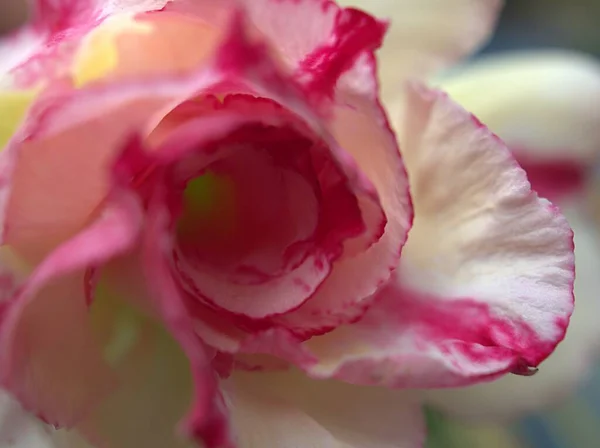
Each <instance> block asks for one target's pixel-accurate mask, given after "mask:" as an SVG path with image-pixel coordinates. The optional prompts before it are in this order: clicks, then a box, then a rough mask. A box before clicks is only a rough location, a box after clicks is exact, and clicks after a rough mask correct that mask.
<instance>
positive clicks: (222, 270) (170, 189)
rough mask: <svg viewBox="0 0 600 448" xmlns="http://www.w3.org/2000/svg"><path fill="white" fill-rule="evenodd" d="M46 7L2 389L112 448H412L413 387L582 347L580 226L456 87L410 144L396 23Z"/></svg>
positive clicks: (411, 89) (16, 188)
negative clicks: (460, 102)
mask: <svg viewBox="0 0 600 448" xmlns="http://www.w3.org/2000/svg"><path fill="white" fill-rule="evenodd" d="M37 5H38V9H37V10H36V14H34V21H33V23H32V25H31V26H30V27H29V28H26V29H24V30H22V31H21V32H19V33H18V34H16V35H14V36H12V37H11V39H10V40H9V41H8V42H7V45H8V46H5V47H4V49H3V50H0V51H3V52H7V53H5V54H8V55H9V56H10V57H7V58H6V59H4V60H3V63H4V65H5V69H6V70H7V71H6V76H5V78H4V81H3V85H5V86H7V87H10V89H9V90H7V91H6V92H4V93H3V96H2V97H1V99H0V105H1V107H2V109H3V110H2V112H3V113H2V115H3V116H6V117H10V119H9V120H6V121H5V123H3V128H2V134H1V135H0V139H3V140H2V144H3V146H5V149H4V151H3V152H2V162H3V164H2V165H1V166H2V169H3V174H4V177H3V179H4V182H3V184H2V185H3V187H4V188H3V190H2V195H1V196H0V197H2V198H3V201H2V202H1V203H2V204H3V206H4V210H3V218H4V219H3V223H4V226H3V237H4V239H3V243H4V246H3V252H2V254H1V255H2V261H3V264H2V267H3V272H2V274H3V279H4V287H3V289H2V292H3V294H4V296H5V299H4V301H3V302H2V303H3V307H2V313H1V321H0V380H1V381H2V385H3V387H4V388H5V389H7V390H8V391H9V392H10V393H11V394H12V395H13V396H14V397H16V398H17V399H18V400H19V402H20V403H22V404H23V406H24V407H25V408H26V409H27V410H29V411H31V412H33V413H34V414H35V415H36V416H38V417H39V418H40V419H42V420H44V421H45V422H47V423H50V424H52V425H54V426H55V427H62V428H75V430H76V434H77V435H78V436H82V437H84V438H85V439H87V441H88V442H89V443H91V444H92V445H95V446H107V447H111V448H112V447H115V448H121V447H131V446H144V447H157V448H162V447H165V446H169V447H172V446H173V447H175V446H184V445H185V443H186V442H185V440H187V441H191V442H195V443H196V445H202V446H206V447H209V448H210V447H229V446H235V445H238V446H242V447H265V446H277V447H283V446H323V447H325V446H327V447H342V446H345V447H348V446H352V447H367V446H368V447H388V446H399V445H400V446H407V447H409V446H410V447H412V446H415V447H416V446H421V444H422V442H423V439H424V422H423V419H422V416H421V413H420V405H421V402H420V397H419V396H418V395H415V394H413V393H411V392H410V391H407V390H406V389H409V388H419V387H435V386H448V387H449V386H458V385H467V384H473V383H476V382H480V381H483V380H489V379H492V378H496V377H499V376H502V375H504V374H507V373H510V372H512V373H515V374H520V375H523V374H528V373H529V371H530V369H531V368H533V367H534V366H536V365H538V364H539V363H540V362H541V361H543V360H544V359H545V358H546V357H547V356H548V355H549V354H550V353H551V352H552V351H553V349H554V347H555V346H556V344H557V343H558V342H559V341H560V340H561V339H562V338H563V336H564V333H565V330H566V326H567V323H568V319H569V316H570V314H571V311H572V300H573V291H572V288H573V280H574V264H573V263H574V261H573V247H572V232H571V229H570V228H569V226H568V224H567V222H566V220H565V219H564V217H563V216H562V215H561V214H560V213H559V212H558V210H557V209H556V207H554V206H553V205H552V204H551V203H549V202H548V201H546V200H544V199H540V198H538V196H537V195H536V194H535V193H534V192H532V191H531V189H530V186H529V183H528V182H527V179H526V176H525V173H524V171H523V170H522V169H521V168H520V167H519V166H518V164H517V163H516V162H515V161H514V159H513V157H512V155H511V153H510V152H509V150H508V148H507V147H506V146H505V145H504V144H503V143H502V142H501V141H500V140H499V139H498V138H497V137H496V136H495V135H493V134H492V133H491V132H489V131H488V130H487V129H486V128H485V126H483V125H482V124H481V123H480V122H479V121H478V120H477V119H475V118H474V117H473V116H472V115H471V114H469V113H468V112H466V111H465V110H463V109H462V108H460V107H459V106H457V105H456V104H454V103H453V102H452V101H451V100H450V99H449V98H448V97H447V96H445V95H444V94H442V93H440V92H437V91H433V90H429V89H427V88H425V87H422V86H419V85H412V84H411V85H409V86H408V87H406V93H405V98H406V105H407V107H408V110H409V111H410V112H411V113H410V114H405V115H404V116H403V119H402V120H401V122H399V123H398V124H397V125H398V128H399V129H401V134H400V135H401V136H402V138H403V139H404V140H403V148H402V155H401V154H400V152H399V151H398V147H397V144H396V139H395V137H394V133H393V132H392V131H391V128H390V126H389V123H388V121H387V117H386V114H385V111H384V109H383V108H382V107H381V105H380V104H379V100H378V85H377V84H378V83H377V76H376V64H375V58H374V53H373V52H374V51H375V49H376V48H377V47H378V46H379V45H380V44H381V41H382V39H383V36H384V33H385V29H386V24H385V23H384V22H381V21H379V20H377V19H374V18H373V17H371V16H370V15H368V14H366V13H364V12H361V11H359V10H356V9H340V8H339V7H338V6H337V5H336V4H335V3H333V2H330V1H327V0H238V1H233V0H232V1H231V2H229V1H219V2H213V1H209V0H204V1H200V0H196V1H192V0H174V1H170V2H167V1H159V0H154V1H153V0H148V1H137V2H135V1H115V0H112V1H109V0H104V1H101V0H97V1H95V2H89V1H83V0H82V1H79V2H74V1H67V0H52V1H50V0H40V1H39V2H38V3H37ZM487 5H488V6H489V7H492V8H495V7H496V2H489V3H487ZM479 7H480V6H478V8H479ZM465 20H467V21H469V20H473V16H472V15H465ZM483 34H485V33H483ZM480 37H483V36H480ZM190 43H193V44H194V45H193V46H190ZM456 48H464V47H463V46H462V43H458V42H457V46H456V47H454V46H452V45H448V51H449V52H450V54H453V53H452V52H453V51H455V50H456ZM435 49H436V51H438V50H440V49H439V47H437V46H436V47H435ZM17 50H18V51H17ZM443 53H444V55H447V53H446V52H445V51H444V52H443ZM446 57H447V58H448V57H449V56H446ZM399 76H400V75H399ZM409 183H410V185H409ZM409 187H410V189H409ZM291 366H293V368H291ZM368 386H370V387H368ZM184 415H185V416H186V417H185V418H184V419H183V423H182V424H181V425H180V426H179V428H180V429H179V431H178V432H177V431H176V430H175V428H176V427H177V424H178V422H179V421H180V419H181V418H182V417H183V416H184ZM74 434H75V433H74V432H71V433H67V432H65V431H58V433H57V436H58V437H61V438H64V439H71V436H72V435H74ZM67 441H68V442H70V443H71V442H72V441H71V440H67ZM64 442H65V440H62V439H61V440H60V443H64ZM73 443H77V444H78V443H79V442H73Z"/></svg>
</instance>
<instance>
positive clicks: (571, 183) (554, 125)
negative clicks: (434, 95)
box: [429, 50, 600, 419]
mask: <svg viewBox="0 0 600 448" xmlns="http://www.w3.org/2000/svg"><path fill="white" fill-rule="evenodd" d="M440 84H441V86H442V87H443V88H444V89H446V90H448V92H449V93H450V95H451V96H452V97H453V98H454V99H455V100H457V101H458V102H460V103H461V104H463V105H464V106H465V107H467V108H468V109H469V110H471V111H473V112H474V113H475V114H476V115H477V116H478V117H479V118H480V119H481V120H482V121H483V122H484V123H485V124H486V125H488V126H490V128H491V129H492V130H494V131H495V132H497V133H498V135H500V137H502V138H503V139H504V141H505V142H506V143H507V144H508V146H509V147H510V148H511V149H512V150H513V153H514V154H515V156H516V158H517V160H518V161H519V162H520V164H521V166H522V167H523V168H524V169H525V171H526V172H527V173H528V177H529V180H530V182H531V184H532V187H533V189H534V190H536V191H537V192H538V193H539V194H540V195H541V196H543V197H546V198H548V199H550V200H551V201H553V202H554V203H556V204H558V205H559V207H560V208H561V211H562V212H563V213H565V215H566V216H567V219H568V221H569V224H570V225H571V227H572V228H573V231H574V233H575V256H576V264H577V269H576V280H575V303H576V306H575V311H574V313H573V316H572V318H571V323H570V325H569V330H568V331H567V336H566V338H565V340H564V341H563V342H562V343H561V344H559V346H558V347H557V349H556V350H555V352H554V353H553V354H552V356H550V357H549V358H548V360H547V361H545V362H544V363H542V364H541V366H540V371H539V373H538V374H537V375H535V376H534V377H532V378H522V377H516V376H507V377H505V378H502V379H499V380H497V381H494V382H491V383H487V384H481V385H477V386H473V387H469V388H466V389H455V390H452V391H450V390H448V391H443V392H435V393H431V394H430V395H429V398H430V400H431V402H432V403H434V404H436V405H438V406H440V407H441V408H442V409H443V410H446V411H449V412H451V413H452V414H453V415H457V416H463V417H468V418H471V419H490V418H498V417H500V418H504V419H510V418H515V417H518V416H519V415H521V414H522V413H524V412H532V411H536V410H539V409H541V408H544V407H547V406H549V405H552V404H554V403H557V402H559V401H560V400H561V399H564V398H565V397H567V396H568V395H569V394H571V393H573V392H574V390H575V388H576V387H577V386H578V385H579V384H581V382H582V381H583V380H584V379H585V378H586V377H587V375H588V374H589V373H590V369H591V367H593V366H594V362H595V361H596V360H597V359H598V355H599V350H600V327H599V326H598V325H597V316H598V315H599V313H600V292H599V291H600V276H599V275H598V269H599V267H600V239H599V235H598V230H597V227H596V226H595V224H594V222H593V220H592V209H591V207H590V206H589V205H590V204H589V203H588V201H587V198H588V197H589V194H590V187H591V182H590V180H591V179H592V177H593V175H594V172H595V170H597V163H598V155H599V153H600V109H599V108H598V104H599V103H600V64H599V63H598V62H597V61H596V60H594V59H592V58H590V57H586V56H584V55H580V54H577V53H570V52H564V51H550V50H546V51H536V52H530V51H526V52H520V53H517V52H515V53H506V54H502V55H494V56H489V57H485V58H482V59H481V60H479V61H477V62H474V63H472V64H468V65H466V66H465V67H463V68H461V69H457V70H456V71H455V72H454V73H453V74H452V75H448V76H445V77H444V78H442V80H441V81H440Z"/></svg>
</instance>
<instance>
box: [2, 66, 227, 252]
mask: <svg viewBox="0 0 600 448" xmlns="http://www.w3.org/2000/svg"><path fill="white" fill-rule="evenodd" d="M219 80H220V78H219V75H218V72H215V71H214V69H213V67H210V66H209V67H206V68H202V69H200V70H199V71H197V72H195V73H192V74H190V75H187V76H166V77H160V78H158V79H154V80H144V81H133V82H121V83H113V84H111V85H107V86H96V87H90V88H86V89H83V90H81V91H69V92H61V93H57V92H49V93H48V95H47V96H43V97H42V98H40V100H39V101H38V102H37V103H36V104H35V105H34V106H33V109H32V111H31V112H30V115H29V117H28V119H27V121H26V122H25V124H24V125H23V129H22V130H21V131H20V132H19V133H18V134H17V135H15V136H14V137H13V140H12V141H11V143H10V144H9V147H8V148H7V149H6V152H8V153H9V154H10V155H11V156H12V157H15V158H16V164H15V166H14V171H9V173H8V174H7V175H8V176H9V179H10V181H11V182H10V183H9V185H10V186H11V189H12V190H11V197H10V200H9V204H8V210H7V216H6V223H5V229H4V239H5V241H6V242H7V243H8V244H10V245H11V246H12V247H13V248H14V249H15V250H16V251H17V252H18V253H19V254H21V255H23V256H25V257H26V258H28V259H32V260H39V259H41V258H42V257H43V256H44V255H46V254H47V253H48V252H49V251H50V250H52V249H53V248H54V247H56V246H57V244H60V242H62V241H65V240H67V239H68V238H69V237H70V236H72V235H73V234H74V233H76V232H77V231H78V230H79V229H81V228H82V226H84V225H85V223H86V222H89V220H90V219H93V218H92V217H93V214H94V213H95V212H96V211H97V209H98V207H99V206H100V203H101V202H102V200H103V199H104V198H105V197H106V195H107V192H108V189H109V188H110V179H109V178H108V176H106V167H107V166H108V164H109V163H110V162H111V161H112V160H113V159H114V158H115V155H116V154H117V152H118V151H119V150H120V148H121V146H120V145H121V144H122V142H123V140H124V139H125V138H126V137H127V136H129V135H132V134H134V133H142V134H147V133H149V132H150V131H151V130H152V129H153V127H154V126H155V120H160V118H162V116H164V115H165V114H166V113H167V112H168V111H169V110H170V109H171V108H172V107H173V106H174V105H176V104H178V103H179V102H180V101H182V100H185V99H187V97H189V96H192V95H194V94H196V93H198V92H199V91H202V90H204V89H210V88H211V87H212V86H213V85H214V83H216V82H219ZM165 109H166V110H165ZM81 142H85V144H86V150H85V151H81ZM65 160H68V161H69V163H68V164H65V163H64V161H65ZM9 168H11V170H12V169H13V166H9ZM74 186H77V188H76V189H74Z"/></svg>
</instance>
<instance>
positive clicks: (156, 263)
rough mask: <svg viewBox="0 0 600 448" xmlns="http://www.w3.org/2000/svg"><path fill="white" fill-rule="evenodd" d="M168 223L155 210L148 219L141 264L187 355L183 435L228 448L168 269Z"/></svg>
mask: <svg viewBox="0 0 600 448" xmlns="http://www.w3.org/2000/svg"><path fill="white" fill-rule="evenodd" d="M168 220H169V215H168V212H167V210H161V209H156V210H154V212H153V213H152V215H150V222H149V224H150V226H149V230H148V233H147V235H146V241H145V251H146V252H145V260H147V261H146V269H147V275H148V276H149V279H150V280H151V282H153V284H155V285H156V290H155V291H156V298H157V300H158V303H159V307H160V309H161V311H162V317H163V319H164V321H165V324H166V326H167V328H168V329H169V331H170V332H171V333H172V334H173V336H174V338H175V339H176V340H177V342H178V343H179V344H180V346H181V348H182V349H183V351H184V352H185V354H186V355H187V357H188V360H189V362H190V369H191V371H192V375H193V381H194V389H195V390H194V395H193V396H194V400H193V407H192V410H191V411H190V414H189V415H188V417H187V418H186V421H185V424H184V431H185V433H186V435H187V436H189V437H190V438H198V441H199V442H200V441H203V442H204V443H205V444H206V446H207V447H208V448H217V447H218V448H220V447H229V446H230V441H229V434H228V429H227V417H226V416H225V415H224V414H223V409H222V406H223V405H222V403H221V400H222V398H221V397H220V396H219V394H218V389H217V384H216V381H217V379H216V372H214V371H213V370H212V368H211V367H210V365H209V364H208V361H209V359H208V358H207V353H206V348H205V347H204V344H203V343H202V341H201V340H200V339H199V338H198V337H197V336H196V334H195V331H194V325H193V321H192V319H191V317H190V315H189V312H188V311H187V309H186V308H185V304H184V301H183V298H182V296H181V291H180V290H179V288H178V287H177V285H176V284H175V283H174V281H173V279H172V276H171V272H170V269H169V266H168V261H167V260H168V257H169V255H170V254H169V251H168V249H170V248H169V244H168V235H169V232H170V230H169V229H168V227H167V226H168V225H169V223H168Z"/></svg>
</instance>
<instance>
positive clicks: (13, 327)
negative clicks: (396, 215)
mask: <svg viewBox="0 0 600 448" xmlns="http://www.w3.org/2000/svg"><path fill="white" fill-rule="evenodd" d="M131 201H134V199H132V198H131V197H129V196H126V195H124V196H119V197H118V198H115V199H114V201H113V202H111V203H110V204H109V205H108V206H107V208H106V210H105V211H104V213H102V215H101V216H100V217H99V218H98V220H97V221H96V222H95V223H93V224H92V225H90V226H89V227H88V228H86V229H85V230H83V231H82V232H81V233H79V234H78V235H77V236H75V237H74V238H72V239H71V240H70V241H68V242H66V243H64V244H63V245H61V246H59V247H58V248H57V249H56V250H55V251H54V252H52V254H51V255H49V256H48V257H47V258H46V259H45V260H44V261H43V262H42V263H41V264H40V265H38V266H37V267H36V269H35V270H34V271H33V273H31V275H29V276H28V277H27V279H26V280H25V282H24V283H23V285H22V286H21V287H19V288H18V289H17V290H16V291H15V293H14V295H13V296H12V297H10V298H9V299H8V302H6V304H5V309H3V312H2V320H1V322H0V345H1V350H0V356H1V359H0V361H1V362H0V366H1V368H2V370H1V372H0V377H1V381H2V385H3V386H4V387H5V388H6V389H8V390H9V391H10V392H11V393H12V394H13V395H15V396H16V397H17V398H18V399H19V400H20V402H21V403H22V404H23V405H24V406H25V408H26V409H28V410H30V411H32V412H35V413H36V414H37V415H38V416H39V417H40V418H42V419H43V420H45V421H46V422H48V423H51V424H53V425H55V426H72V425H73V424H75V423H76V422H77V421H78V420H80V419H82V418H83V417H84V416H85V414H86V413H87V412H88V411H89V409H90V408H91V407H93V406H94V405H95V404H97V403H98V401H99V400H100V399H101V398H102V397H103V396H104V395H105V394H107V393H108V392H109V391H110V389H111V388H112V387H113V385H114V383H113V380H114V378H113V377H112V375H111V372H110V370H109V368H108V366H107V365H106V364H105V363H104V360H103V359H102V356H101V354H100V351H99V347H98V346H97V343H96V340H95V339H94V336H93V334H92V332H91V330H90V327H89V322H88V317H87V314H88V303H87V299H88V294H86V290H87V289H88V281H89V278H88V274H87V273H88V270H89V269H90V268H93V267H95V266H97V265H99V264H102V263H103V262H106V261H107V260H108V259H110V258H112V257H114V256H116V255H118V254H120V253H123V252H125V251H126V250H128V249H129V248H130V247H132V245H133V244H134V243H135V241H136V235H137V232H138V231H139V230H140V225H141V216H140V210H139V209H138V208H137V204H136V203H135V202H131ZM3 286H4V288H6V286H7V285H6V282H5V284H4V285H3ZM49 316H52V318H51V319H50V318H48V317H49Z"/></svg>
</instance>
